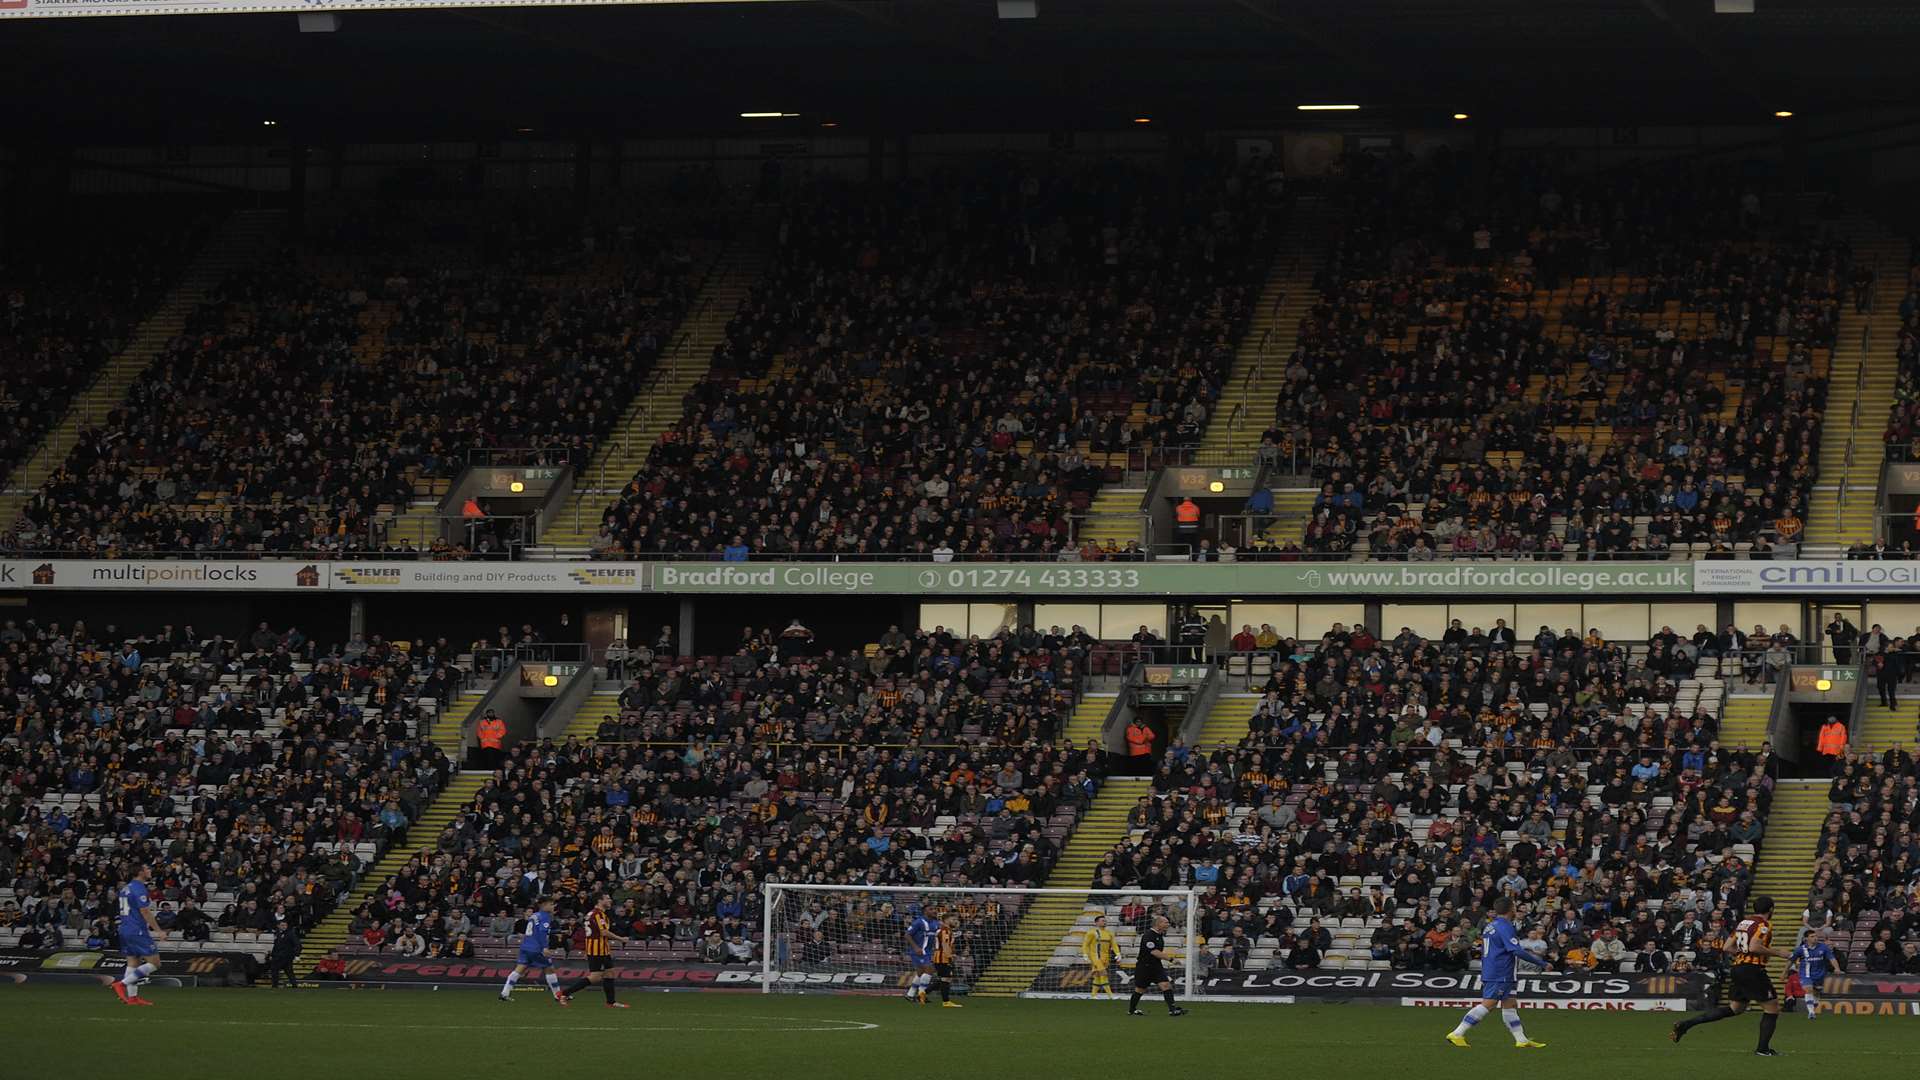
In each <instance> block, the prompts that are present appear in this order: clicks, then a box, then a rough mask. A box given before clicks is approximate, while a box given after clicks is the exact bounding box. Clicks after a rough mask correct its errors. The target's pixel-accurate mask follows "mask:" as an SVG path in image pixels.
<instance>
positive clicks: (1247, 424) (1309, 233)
mask: <svg viewBox="0 0 1920 1080" xmlns="http://www.w3.org/2000/svg"><path fill="white" fill-rule="evenodd" d="M1338 225H1339V213H1338V212H1337V211H1336V210H1335V209H1334V208H1333V207H1332V206H1331V205H1329V204H1328V203H1326V202H1324V201H1322V200H1319V199H1312V198H1302V199H1300V200H1299V201H1298V202H1296V203H1295V204H1294V208H1293V211H1292V212H1291V214H1290V215H1289V217H1288V221H1287V224H1286V232H1285V234H1284V237H1283V239H1282V241H1281V247H1280V250H1279V251H1278V252H1276V253H1275V256H1274V260H1273V266H1272V269H1271V270H1270V271H1269V272H1268V275H1267V282H1266V287H1265V288H1264V289H1262V290H1261V293H1260V300H1259V306H1258V307H1257V308H1256V309H1255V310H1254V313H1253V317H1252V318H1251V319H1250V320H1249V321H1248V323H1247V329H1246V333H1245V334H1244V335H1243V336H1242V337H1241V339H1240V347H1239V350H1238V351H1237V352H1236V353H1235V354H1234V360H1233V370H1232V371H1231V372H1229V373H1228V376H1227V382H1226V385H1225V386H1224V387H1222V389H1221V392H1220V400H1219V401H1218V402H1217V403H1215V405H1214V408H1213V415H1212V416H1210V417H1209V418H1208V422H1207V430H1206V431H1205V432H1204V433H1203V434H1202V436H1201V439H1200V446H1201V448H1202V449H1204V450H1211V451H1216V452H1222V453H1225V452H1232V451H1243V452H1244V453H1245V456H1246V458H1247V459H1248V460H1251V459H1252V458H1253V452H1254V449H1255V448H1256V447H1258V446H1259V445H1260V434H1261V432H1263V431H1265V430H1266V429H1267V426H1268V425H1269V424H1271V423H1272V422H1273V406H1274V402H1275V401H1276V400H1278V399H1279V396H1280V389H1281V387H1282V386H1283V385H1285V383H1286V377H1287V358H1288V357H1289V356H1291V355H1293V350H1294V346H1295V345H1296V344H1298V337H1299V329H1300V319H1301V317H1302V316H1304V315H1306V314H1307V312H1309V311H1311V310H1312V308H1313V305H1314V303H1315V302H1316V301H1317V300H1319V293H1318V292H1317V291H1316V290H1315V289H1314V287H1313V276H1314V274H1315V273H1316V272H1317V271H1318V270H1319V269H1320V266H1321V264H1322V263H1324V262H1325V261H1326V253H1327V249H1328V247H1329V246H1330V244H1331V243H1332V240H1333V237H1334V235H1335V230H1336V228H1337V226H1338Z"/></svg>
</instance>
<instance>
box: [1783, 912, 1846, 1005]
mask: <svg viewBox="0 0 1920 1080" xmlns="http://www.w3.org/2000/svg"><path fill="white" fill-rule="evenodd" d="M1789 963H1790V964H1791V966H1792V968H1793V973H1794V974H1795V975H1798V976H1799V977H1800V993H1801V994H1803V995H1805V997H1806V1006H1807V1019H1809V1020H1811V1019H1813V1018H1814V1015H1815V1014H1816V1013H1817V1012H1819V1010H1820V996H1819V995H1820V984H1821V983H1824V982H1826V981H1827V974H1828V973H1829V972H1833V971H1841V972H1844V971H1845V969H1844V968H1842V967H1841V966H1840V957H1839V955H1838V954H1836V953H1835V952H1834V951H1833V946H1831V945H1829V944H1827V942H1826V939H1825V938H1824V937H1823V936H1822V935H1821V933H1820V931H1819V930H1809V931H1807V936H1806V937H1804V938H1802V939H1800V946H1799V947H1798V948H1796V949H1794V950H1793V957H1792V959H1791V960H1790V961H1789ZM1789 1005H1791V1003H1789Z"/></svg>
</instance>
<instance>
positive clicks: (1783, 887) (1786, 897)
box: [1751, 780, 1827, 985]
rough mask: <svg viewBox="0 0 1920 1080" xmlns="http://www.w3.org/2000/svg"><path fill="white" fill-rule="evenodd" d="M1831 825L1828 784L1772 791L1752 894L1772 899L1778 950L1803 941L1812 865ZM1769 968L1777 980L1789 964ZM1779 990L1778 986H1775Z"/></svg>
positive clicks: (1791, 784) (1804, 783)
mask: <svg viewBox="0 0 1920 1080" xmlns="http://www.w3.org/2000/svg"><path fill="white" fill-rule="evenodd" d="M1826 820H1827V784H1826V781H1824V780H1782V781H1781V782H1780V783H1779V785H1778V786H1776V787H1775V788H1774V789H1773V806H1772V808H1771V809H1770V810H1769V811H1768V813H1767V832H1766V835H1765V836H1764V837H1762V838H1761V842H1760V854H1759V858H1758V859H1757V860H1756V861H1755V864H1754V868H1753V891H1752V894H1751V895H1754V896H1759V895H1762V894H1765V895H1768V896H1771V897H1773V899H1774V908H1773V947H1774V948H1776V949H1780V950H1782V951H1788V950H1791V949H1792V948H1793V945H1794V942H1795V941H1797V940H1798V939H1799V937H1800V913H1801V911H1803V910H1804V909H1805V908H1806V906H1807V893H1808V891H1809V890H1810V889H1812V888H1813V862H1814V855H1815V850H1816V848H1817V846H1818V844H1819V840H1820V830H1821V827H1822V826H1824V825H1825V824H1826ZM1768 967H1769V968H1770V969H1771V970H1772V971H1773V977H1774V978H1775V979H1776V980H1778V979H1781V978H1783V977H1784V976H1785V974H1786V963H1785V961H1781V960H1775V961H1774V962H1773V963H1771V964H1769V965H1768ZM1776 985H1777V983H1776Z"/></svg>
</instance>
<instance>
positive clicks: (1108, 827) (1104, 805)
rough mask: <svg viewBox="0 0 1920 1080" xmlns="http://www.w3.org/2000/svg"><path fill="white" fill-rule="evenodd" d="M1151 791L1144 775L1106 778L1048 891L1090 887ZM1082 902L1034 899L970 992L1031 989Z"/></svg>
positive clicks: (1056, 896)
mask: <svg viewBox="0 0 1920 1080" xmlns="http://www.w3.org/2000/svg"><path fill="white" fill-rule="evenodd" d="M1151 791H1152V787H1151V786H1150V784H1149V782H1148V780H1147V779H1146V778H1145V777H1109V778H1108V779H1107V780H1106V782H1105V783H1103V784H1101V786H1100V793H1099V794H1098V795H1095V796H1094V798H1093V805H1091V806H1089V807H1088V808H1087V812H1086V813H1085V814H1083V815H1081V817H1080V821H1079V824H1078V825H1076V826H1075V828H1074V830H1073V835H1072V836H1070V837H1068V838H1067V846H1066V848H1065V849H1064V850H1063V851H1061V853H1060V861H1059V862H1057V863H1055V864H1054V867H1053V872H1052V873H1051V874H1049V875H1047V882H1046V887H1047V888H1050V889H1083V888H1090V887H1092V885H1093V873H1094V869H1095V868H1096V867H1098V866H1099V865H1100V860H1102V859H1104V858H1106V856H1107V852H1109V851H1111V850H1113V846H1114V845H1115V844H1118V843H1119V842H1120V841H1122V840H1124V839H1126V836H1127V811H1128V810H1131V809H1132V808H1133V805H1134V803H1136V802H1138V801H1139V799H1140V796H1142V795H1146V794H1149V793H1150V792H1151ZM1086 906H1087V905H1086V898H1085V897H1083V896H1071V895H1064V894H1044V895H1041V896H1038V897H1035V898H1034V899H1033V901H1032V902H1031V903H1030V904H1029V905H1028V906H1027V910H1026V913H1025V914H1023V915H1022V916H1021V917H1020V922H1019V924H1018V925H1016V926H1015V927H1014V928H1013V933H1012V934H1011V935H1009V936H1008V938H1007V941H1006V944H1004V945H1002V946H1001V947H1000V951H999V952H998V953H995V954H994V957H993V962H992V963H991V964H990V965H989V966H988V967H987V970H986V973H985V974H984V975H982V976H981V977H980V980H979V982H978V983H977V984H976V985H975V986H974V988H973V992H974V993H976V994H981V995H984V996H989V997H1011V996H1013V995H1015V994H1018V993H1020V992H1022V991H1024V990H1026V989H1027V988H1028V987H1030V986H1032V985H1033V979H1034V976H1036V975H1038V974H1040V971H1041V969H1042V968H1044V967H1046V966H1047V961H1048V959H1050V958H1051V957H1052V956H1053V951H1054V949H1055V948H1057V947H1059V945H1060V944H1061V942H1062V941H1063V940H1065V938H1066V936H1067V934H1068V933H1069V932H1071V931H1072V930H1073V925H1074V923H1075V922H1076V921H1078V920H1079V918H1080V915H1081V913H1082V912H1083V911H1084V910H1085V909H1086Z"/></svg>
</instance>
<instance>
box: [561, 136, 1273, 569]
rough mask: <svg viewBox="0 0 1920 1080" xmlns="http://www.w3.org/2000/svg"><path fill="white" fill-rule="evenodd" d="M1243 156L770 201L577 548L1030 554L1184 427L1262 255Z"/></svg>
mask: <svg viewBox="0 0 1920 1080" xmlns="http://www.w3.org/2000/svg"><path fill="white" fill-rule="evenodd" d="M1254 179H1255V177H1254V176H1253V175H1252V174H1250V173H1249V172H1248V171H1247V170H1235V169H1227V168H1222V167H1219V166H1217V165H1215V164H1213V163H1211V162H1204V161H1193V162H1188V163H1186V164H1185V165H1183V166H1182V167H1181V168H1179V169H1176V170H1175V171H1174V172H1172V173H1171V174H1155V173H1150V172H1147V171H1144V170H1141V169H1138V168H1135V167H1133V166H1130V165H1127V164H1123V163H1119V162H1113V161H1109V162H1103V163H1100V164H1098V165H1092V166H1083V167H1067V166H1048V165H1045V164H1042V163H1033V162H1023V161H1002V160H995V161H992V162H988V163H984V164H980V165H975V166H970V167H967V168H963V169H959V170H956V171H954V172H952V173H949V174H945V175H942V176H940V177H937V178H934V179H931V180H925V181H912V182H902V183H897V184H891V185H886V186H857V187H843V186H837V185H834V184H830V183H826V182H823V183H821V184H820V185H818V186H816V187H815V188H813V189H811V190H809V191H808V192H806V193H805V194H803V195H802V196H801V197H799V198H798V199H796V201H795V202H794V203H793V204H792V205H790V206H789V208H788V210H787V214H786V217H785V219H784V220H783V222H782V224H781V226H780V238H779V246H778V248H777V252H776V256H775V262H774V265H773V267H772V269H771V270H770V272H769V273H768V274H767V276H766V278H765V279H764V280H763V281H762V282H761V283H760V284H759V285H758V286H757V287H756V288H755V289H754V290H753V292H752V293H751V294H750V296H749V297H748V299H747V300H746V301H745V302H744V303H743V304H742V305H741V308H740V310H739V311H738V312H737V313H736V314H735V315H734V317H733V319H732V320H731V321H730V323H729V324H728V327H727V337H726V340H725V341H724V342H723V343H722V344H720V345H719V346H718V347H717V348H716V350H715V354H714V358H713V363H714V371H713V373H712V375H711V376H710V377H709V378H707V379H705V380H704V381H702V382H701V383H700V384H699V385H698V386H696V387H695V388H694V390H693V391H692V392H691V393H690V394H689V395H688V397H687V400H686V410H685V414H684V416H683V417H682V419H681V421H680V422H679V423H678V424H677V425H676V426H675V427H674V428H673V429H672V430H671V431H669V432H668V433H667V434H666V435H665V436H664V437H663V438H662V440H661V441H660V443H659V444H658V445H657V446H656V447H654V449H653V450H652V452H651V454H650V457H649V461H648V464H647V465H646V467H644V468H643V469H642V470H641V472H640V473H639V474H638V475H637V476H635V477H634V478H633V480H632V481H631V483H629V484H628V486H627V489H626V491H625V492H624V493H623V494H622V495H621V497H620V498H619V500H618V502H617V503H616V504H615V505H613V506H612V507H610V508H609V509H608V510H607V512H606V515H605V522H604V524H605V528H604V529H603V530H602V531H601V532H600V535H599V536H598V537H597V538H596V539H595V541H594V544H593V547H594V550H595V553H596V554H597V555H599V556H601V557H618V556H620V555H623V554H627V553H647V552H676V553H702V554H710V555H718V556H722V557H726V558H733V559H741V558H746V557H747V556H748V555H749V554H751V553H777V554H793V553H809V554H914V555H922V556H929V557H952V556H953V555H954V554H956V553H957V554H959V555H962V556H964V555H968V554H974V553H986V552H995V553H1007V554H1027V553H1050V552H1056V551H1059V550H1060V549H1062V548H1063V547H1070V546H1071V545H1070V544H1069V543H1068V537H1069V525H1068V517H1069V514H1070V512H1071V510H1072V509H1073V508H1075V507H1080V506H1084V505H1086V503H1087V501H1088V499H1089V497H1090V495H1091V493H1092V492H1093V491H1094V490H1096V489H1097V488H1098V487H1099V486H1100V484H1101V483H1102V481H1103V478H1104V477H1105V475H1106V466H1105V464H1104V462H1105V459H1106V457H1107V455H1109V454H1112V453H1115V452H1123V453H1124V452H1126V451H1129V450H1130V449H1133V448H1138V447H1144V446H1146V445H1148V444H1156V445H1164V444H1185V443H1191V442H1194V441H1196V440H1197V437H1198V433H1199V431H1200V430H1201V429H1202V428H1203V427H1204V425H1205V423H1206V419H1207V416H1208V414H1209V411H1210V409H1211V408H1212V406H1213V403H1214V402H1215V401H1216V400H1217V399H1218V396H1219V392H1220V387H1221V384H1222V382H1223V380H1224V379H1225V377H1226V373H1227V370H1228V367H1229V366H1230V364H1231V362H1232V357H1233V352H1234V343H1235V340H1236V338H1237V337H1238V335H1239V333H1240V331H1241V329H1242V327H1243V326H1244V324H1245V321H1246V319H1247V317H1248V314H1249V307H1250V304H1251V301H1252V298H1253V296H1255V295H1256V294H1257V292H1258V288H1259V282H1260V280H1261V278H1262V276H1263V274H1264V271H1265V268H1266V262H1267V251H1268V246H1269V235H1268V232H1267V214H1266V207H1265V206H1264V204H1263V203H1264V197H1263V196H1262V195H1261V194H1260V192H1261V190H1262V189H1260V188H1259V186H1258V185H1257V184H1255V183H1254V182H1253V180H1254Z"/></svg>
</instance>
